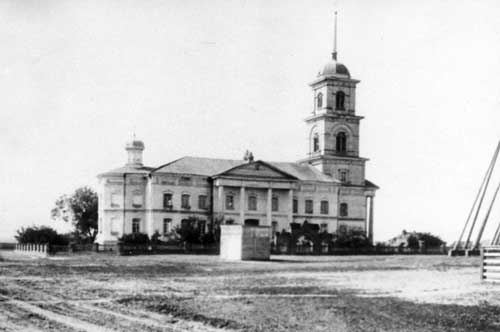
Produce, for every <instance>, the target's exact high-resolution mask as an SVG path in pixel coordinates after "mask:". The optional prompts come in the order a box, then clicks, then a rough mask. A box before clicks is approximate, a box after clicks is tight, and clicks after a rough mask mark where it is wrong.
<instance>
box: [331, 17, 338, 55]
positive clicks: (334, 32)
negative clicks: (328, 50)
mask: <svg viewBox="0 0 500 332" xmlns="http://www.w3.org/2000/svg"><path fill="white" fill-rule="evenodd" d="M334 22H335V23H334V28H333V52H332V59H333V60H337V12H335V19H334Z"/></svg>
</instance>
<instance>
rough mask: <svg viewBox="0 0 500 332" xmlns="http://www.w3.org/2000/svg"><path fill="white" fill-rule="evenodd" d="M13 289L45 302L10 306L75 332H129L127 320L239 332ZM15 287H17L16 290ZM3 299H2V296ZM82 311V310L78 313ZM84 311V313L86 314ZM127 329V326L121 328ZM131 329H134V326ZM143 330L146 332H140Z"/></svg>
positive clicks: (174, 328)
mask: <svg viewBox="0 0 500 332" xmlns="http://www.w3.org/2000/svg"><path fill="white" fill-rule="evenodd" d="M10 286H11V289H17V290H18V291H21V292H22V294H15V296H16V297H18V298H19V295H24V296H22V297H21V299H22V298H23V297H25V296H26V295H27V294H32V295H35V294H36V295H37V297H38V298H43V299H44V300H35V301H27V300H25V299H22V300H21V299H15V298H12V297H7V296H3V297H4V298H5V299H6V302H7V303H10V304H13V305H16V306H18V307H20V308H23V309H25V310H27V311H30V312H33V313H35V314H37V315H41V316H43V317H46V318H48V319H50V320H53V321H55V322H58V323H62V324H64V325H67V326H70V327H71V328H74V329H78V330H81V331H91V332H93V331H99V332H111V331H116V330H126V329H127V328H126V327H128V326H129V324H126V325H125V324H123V321H124V320H126V321H128V322H130V323H133V324H134V325H140V326H143V327H147V328H151V329H153V330H161V331H167V332H189V331H199V332H231V331H235V330H229V329H220V328H216V327H213V326H209V325H206V324H203V323H201V322H196V321H189V320H184V319H180V318H177V317H174V316H170V315H160V314H157V313H153V312H149V311H140V314H141V315H142V316H144V317H145V318H142V317H134V316H133V315H132V313H126V314H125V313H121V312H118V311H114V310H109V309H104V308H102V307H99V306H96V305H97V304H104V303H110V302H112V301H114V300H116V298H115V297H113V298H98V299H88V300H82V299H79V300H70V299H65V298H59V297H57V296H54V295H53V294H51V293H49V292H47V291H44V290H39V289H34V288H32V287H30V286H28V285H26V284H23V285H22V287H21V286H20V285H17V284H16V285H12V284H11V285H10ZM12 286H13V287H12ZM0 298H1V295H0ZM46 305H48V308H41V307H40V306H46ZM50 305H53V308H54V309H56V307H57V305H63V306H64V307H65V308H66V309H69V310H68V311H67V312H68V315H71V314H73V316H78V315H84V316H85V317H94V318H95V314H96V313H100V314H102V315H105V316H108V317H109V316H113V318H114V320H115V321H117V322H118V326H116V327H114V328H112V329H110V328H106V327H104V326H101V325H96V324H92V323H90V322H87V321H86V320H85V319H82V318H76V317H71V316H68V315H65V314H62V312H64V311H62V312H61V313H57V312H56V311H61V310H60V308H57V309H56V310H53V309H52V310H50V309H51V308H50ZM71 307H73V308H74V310H73V312H72V311H71ZM78 308H79V309H80V310H78ZM81 309H84V311H83V312H82V311H81ZM138 313H139V312H138V311H137V310H134V313H133V314H134V315H135V314H138ZM120 325H123V326H120ZM130 327H131V326H130ZM140 330H142V328H141V329H140Z"/></svg>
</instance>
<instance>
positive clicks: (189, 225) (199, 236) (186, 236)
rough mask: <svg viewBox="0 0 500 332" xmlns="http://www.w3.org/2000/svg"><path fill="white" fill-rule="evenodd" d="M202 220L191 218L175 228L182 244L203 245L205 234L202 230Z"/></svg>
mask: <svg viewBox="0 0 500 332" xmlns="http://www.w3.org/2000/svg"><path fill="white" fill-rule="evenodd" d="M200 224H201V223H200V220H199V219H198V218H197V217H195V216H192V217H189V218H188V219H187V220H183V222H182V223H181V225H179V226H177V227H175V228H174V232H175V233H176V234H177V236H178V238H179V240H180V241H181V242H186V243H191V244H193V243H196V244H199V243H202V242H203V236H204V233H203V232H202V230H201V229H200Z"/></svg>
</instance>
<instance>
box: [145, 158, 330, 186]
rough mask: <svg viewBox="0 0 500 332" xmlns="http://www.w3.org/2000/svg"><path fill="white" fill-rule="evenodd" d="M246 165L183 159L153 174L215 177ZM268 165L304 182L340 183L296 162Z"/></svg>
mask: <svg viewBox="0 0 500 332" xmlns="http://www.w3.org/2000/svg"><path fill="white" fill-rule="evenodd" d="M245 163H246V161H244V160H232V159H216V158H202V157H183V158H180V159H177V160H174V161H172V162H170V163H168V164H165V165H163V166H160V167H158V168H156V169H155V170H153V171H152V173H157V172H158V173H179V174H193V175H204V176H214V175H217V174H220V173H223V172H225V171H227V170H229V169H231V168H234V167H236V166H240V165H243V164H245ZM266 163H267V164H269V165H271V166H274V167H276V168H277V169H279V170H280V171H282V172H284V173H287V174H290V175H292V176H294V177H296V178H297V179H299V180H302V181H323V182H339V181H338V180H336V179H335V178H333V177H331V176H328V175H326V174H323V173H321V172H320V171H319V170H317V169H316V168H315V167H314V166H311V165H308V164H299V163H294V162H266Z"/></svg>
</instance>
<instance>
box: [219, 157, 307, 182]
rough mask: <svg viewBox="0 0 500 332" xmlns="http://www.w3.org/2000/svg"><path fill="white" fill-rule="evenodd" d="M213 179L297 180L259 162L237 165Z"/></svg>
mask: <svg viewBox="0 0 500 332" xmlns="http://www.w3.org/2000/svg"><path fill="white" fill-rule="evenodd" d="M214 178H233V179H234V178H238V179H254V180H255V179H264V180H281V181H295V180H297V178H296V177H295V176H293V175H290V174H288V173H286V172H283V171H282V170H280V169H278V168H276V167H274V166H272V165H269V164H268V163H266V162H263V161H261V160H258V161H255V162H249V163H246V164H242V165H238V166H236V167H233V168H231V169H229V170H227V171H224V172H222V173H220V174H217V175H216V176H214Z"/></svg>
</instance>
